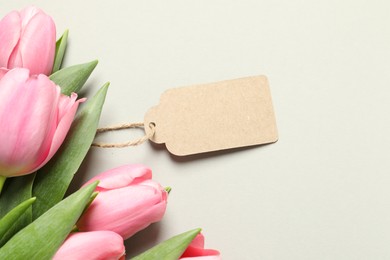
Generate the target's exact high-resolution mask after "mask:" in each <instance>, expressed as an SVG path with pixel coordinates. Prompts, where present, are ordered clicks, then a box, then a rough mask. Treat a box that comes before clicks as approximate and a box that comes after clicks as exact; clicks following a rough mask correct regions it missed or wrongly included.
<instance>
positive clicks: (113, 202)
mask: <svg viewBox="0 0 390 260" xmlns="http://www.w3.org/2000/svg"><path fill="white" fill-rule="evenodd" d="M67 38H68V32H67V31H65V33H64V34H63V35H62V36H61V37H60V38H59V39H58V40H57V41H56V27H55V24H54V22H53V20H52V18H51V17H50V16H48V15H47V14H45V13H44V12H43V11H42V10H40V9H38V8H36V7H28V8H25V9H23V10H22V11H20V12H18V11H13V12H11V13H9V14H8V15H6V16H5V17H4V18H3V19H2V20H1V21H0V143H1V146H0V192H1V193H0V259H66V260H68V259H124V258H125V247H124V243H123V241H124V240H125V239H127V238H129V237H131V236H132V235H134V234H135V233H137V232H138V231H140V230H142V229H144V228H146V227H147V226H149V225H150V224H151V223H155V222H158V221H160V220H161V219H162V217H163V216H164V213H165V210H166V206H167V199H168V193H169V191H170V188H163V187H162V186H161V185H160V184H159V183H157V182H156V181H154V180H152V172H151V170H150V169H149V168H147V167H145V166H142V165H125V166H121V167H118V168H115V169H112V170H109V171H107V172H105V173H102V174H99V175H97V176H95V177H94V178H92V179H91V180H89V181H88V182H87V183H85V184H84V185H83V187H81V188H80V189H79V190H78V191H77V192H75V193H73V194H71V195H69V196H67V197H65V194H66V191H67V189H68V186H69V184H70V182H71V180H72V178H73V177H74V175H75V173H76V172H77V171H78V168H79V167H80V165H81V163H82V161H83V159H84V157H85V156H86V154H87V152H88V150H89V148H90V146H91V143H92V142H93V139H94V136H95V133H96V129H97V126H98V123H99V118H100V113H101V110H102V106H103V103H104V99H105V96H106V93H107V88H108V85H109V84H108V83H106V84H105V85H104V86H102V87H101V89H100V90H99V91H98V92H97V93H96V94H95V95H94V96H93V97H92V98H88V100H87V99H86V98H78V94H77V93H78V92H79V90H80V89H81V88H82V87H83V85H84V83H85V82H86V81H87V79H88V77H89V76H90V74H91V73H92V72H93V70H94V68H95V67H96V65H97V61H92V62H88V63H84V64H79V65H74V66H70V67H66V68H62V60H63V58H64V55H65V51H66V46H67ZM83 102H85V104H83V106H82V108H81V109H78V108H79V105H80V104H81V103H83ZM78 110H79V111H78ZM190 258H191V259H192V258H197V259H208V260H211V259H221V258H220V254H219V252H218V251H216V250H211V249H204V237H203V236H202V234H201V233H200V229H194V230H190V231H187V232H185V233H182V234H179V235H177V236H175V237H173V238H171V239H168V240H166V241H164V242H162V243H161V244H158V245H156V246H155V247H152V248H151V249H149V250H147V251H146V252H144V253H142V254H141V255H139V256H136V257H134V258H133V259H190Z"/></svg>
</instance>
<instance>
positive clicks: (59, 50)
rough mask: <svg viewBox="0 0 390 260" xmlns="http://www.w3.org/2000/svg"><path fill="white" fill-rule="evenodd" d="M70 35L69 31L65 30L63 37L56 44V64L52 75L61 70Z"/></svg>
mask: <svg viewBox="0 0 390 260" xmlns="http://www.w3.org/2000/svg"><path fill="white" fill-rule="evenodd" d="M68 34H69V30H65V32H64V33H63V34H62V36H61V37H60V38H59V39H58V41H57V42H56V53H55V58H54V64H53V69H52V72H51V73H54V72H56V71H58V70H59V69H60V68H61V64H62V60H63V59H64V56H65V51H66V46H67V43H68Z"/></svg>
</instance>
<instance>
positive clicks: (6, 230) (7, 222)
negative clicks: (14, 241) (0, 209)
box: [0, 198, 35, 247]
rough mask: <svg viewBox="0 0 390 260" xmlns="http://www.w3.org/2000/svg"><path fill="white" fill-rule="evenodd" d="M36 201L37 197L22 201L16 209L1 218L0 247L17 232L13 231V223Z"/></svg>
mask: <svg viewBox="0 0 390 260" xmlns="http://www.w3.org/2000/svg"><path fill="white" fill-rule="evenodd" d="M34 201H35V198H30V199H28V200H26V201H24V202H22V203H20V204H19V205H18V206H16V207H15V208H14V209H12V210H11V211H10V212H8V213H7V214H6V215H5V216H4V217H2V218H1V219H0V238H1V240H0V247H1V246H2V245H4V244H5V242H7V241H8V239H9V238H11V237H12V236H13V235H14V234H15V233H14V232H12V227H13V225H15V224H16V223H17V220H18V219H19V218H20V217H21V216H22V215H23V213H24V212H26V210H27V209H28V208H30V206H31V204H33V203H34ZM10 231H11V232H10ZM10 233H11V234H10Z"/></svg>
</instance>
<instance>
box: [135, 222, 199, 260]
mask: <svg viewBox="0 0 390 260" xmlns="http://www.w3.org/2000/svg"><path fill="white" fill-rule="evenodd" d="M200 231H201V229H200V228H197V229H193V230H190V231H187V232H185V233H182V234H180V235H177V236H174V237H172V238H170V239H168V240H165V241H164V242H162V243H160V244H158V245H156V246H154V247H152V248H151V249H149V250H147V251H145V252H143V253H142V254H140V255H138V256H136V257H134V258H132V260H177V259H179V258H180V256H181V255H182V254H183V253H184V251H185V250H186V249H187V247H188V246H189V245H190V244H191V242H192V240H194V238H195V237H196V235H198V234H199V233H200Z"/></svg>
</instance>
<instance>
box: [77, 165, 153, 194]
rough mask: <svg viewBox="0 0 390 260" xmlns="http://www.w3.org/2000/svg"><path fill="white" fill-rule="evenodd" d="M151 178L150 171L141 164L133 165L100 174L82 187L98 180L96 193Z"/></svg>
mask: <svg viewBox="0 0 390 260" xmlns="http://www.w3.org/2000/svg"><path fill="white" fill-rule="evenodd" d="M151 178H152V171H151V169H149V168H148V167H146V166H144V165H141V164H135V165H134V164H133V165H124V166H120V167H117V168H114V169H111V170H109V171H106V172H104V173H101V174H99V175H97V176H95V177H93V178H92V179H90V180H89V181H88V182H87V183H86V184H84V185H88V184H89V183H92V182H94V181H97V180H99V185H98V187H97V191H100V190H104V189H107V190H108V189H117V188H123V187H126V186H129V185H134V184H137V183H139V182H140V181H143V180H149V179H151Z"/></svg>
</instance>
